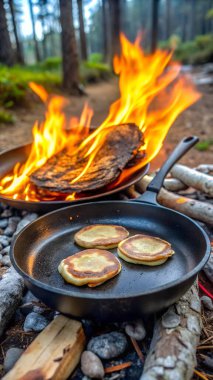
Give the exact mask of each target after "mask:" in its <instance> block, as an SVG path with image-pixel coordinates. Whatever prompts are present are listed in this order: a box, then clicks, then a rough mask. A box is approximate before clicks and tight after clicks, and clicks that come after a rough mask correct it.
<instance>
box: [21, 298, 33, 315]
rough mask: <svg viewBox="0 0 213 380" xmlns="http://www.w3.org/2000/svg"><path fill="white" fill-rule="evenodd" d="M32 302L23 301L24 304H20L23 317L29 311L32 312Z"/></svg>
mask: <svg viewBox="0 0 213 380" xmlns="http://www.w3.org/2000/svg"><path fill="white" fill-rule="evenodd" d="M33 306H34V305H33V304H32V303H31V302H28V303H24V304H22V305H21V306H20V308H19V309H20V312H21V314H22V315H24V316H25V317H26V316H27V315H28V314H30V313H32V311H33Z"/></svg>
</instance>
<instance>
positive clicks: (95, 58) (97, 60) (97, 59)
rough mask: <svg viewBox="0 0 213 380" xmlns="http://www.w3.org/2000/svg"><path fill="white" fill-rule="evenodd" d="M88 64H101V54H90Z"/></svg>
mask: <svg viewBox="0 0 213 380" xmlns="http://www.w3.org/2000/svg"><path fill="white" fill-rule="evenodd" d="M88 61H89V62H94V63H101V62H103V54H101V53H92V54H90V56H89V60H88Z"/></svg>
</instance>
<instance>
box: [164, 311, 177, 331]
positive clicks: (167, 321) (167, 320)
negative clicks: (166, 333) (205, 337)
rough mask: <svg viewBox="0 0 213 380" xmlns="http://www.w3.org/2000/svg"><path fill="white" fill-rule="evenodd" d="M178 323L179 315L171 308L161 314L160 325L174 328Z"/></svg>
mask: <svg viewBox="0 0 213 380" xmlns="http://www.w3.org/2000/svg"><path fill="white" fill-rule="evenodd" d="M179 324H180V316H179V315H178V314H176V313H175V312H174V310H173V309H172V308H169V309H168V311H167V312H166V313H165V314H164V315H163V316H162V325H163V327H164V328H165V329H174V328H175V327H177V326H179Z"/></svg>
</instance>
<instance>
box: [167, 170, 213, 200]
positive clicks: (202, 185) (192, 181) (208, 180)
mask: <svg viewBox="0 0 213 380" xmlns="http://www.w3.org/2000/svg"><path fill="white" fill-rule="evenodd" d="M171 174H172V175H173V176H174V177H175V178H178V179H179V180H180V181H182V182H183V183H185V184H186V185H188V186H191V187H194V188H195V189H197V190H200V191H202V192H203V193H205V194H208V195H210V196H211V197H213V179H212V177H211V176H209V175H207V174H204V173H200V172H198V171H197V170H195V169H191V168H188V167H187V166H184V165H179V164H177V165H175V166H174V167H173V168H172V170H171Z"/></svg>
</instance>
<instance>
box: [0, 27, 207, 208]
mask: <svg viewBox="0 0 213 380" xmlns="http://www.w3.org/2000/svg"><path fill="white" fill-rule="evenodd" d="M120 40H121V50H122V53H121V56H120V57H118V56H115V57H114V69H115V72H116V73H117V74H118V75H119V87H120V94H121V95H120V98H119V99H118V100H116V101H115V102H114V103H113V104H112V105H111V107H110V110H109V114H108V116H107V117H106V119H105V120H104V121H103V123H102V124H101V125H100V126H99V127H98V128H97V129H96V130H95V131H94V132H93V133H91V134H89V128H90V122H91V118H92V115H93V111H92V110H91V109H90V108H89V106H88V105H87V104H86V105H85V107H84V110H83V112H82V115H81V118H80V120H78V119H77V118H74V117H72V118H71V119H70V120H67V119H66V117H65V114H64V112H63V110H64V107H65V106H66V105H67V100H66V99H65V98H63V97H62V96H56V95H52V96H49V95H48V94H47V92H46V91H45V90H44V89H43V88H42V87H41V86H39V85H37V84H35V83H30V87H31V88H32V90H33V91H34V92H36V93H37V94H38V95H39V96H40V98H41V99H42V100H43V102H44V103H45V104H46V105H47V112H46V115H45V121H44V122H42V123H41V124H38V122H36V123H35V125H34V127H33V144H32V150H31V153H30V155H29V157H28V159H27V161H26V162H25V163H24V164H22V165H21V164H20V163H18V164H17V165H16V166H15V167H14V170H13V173H12V174H10V175H7V176H5V177H4V178H3V179H2V180H1V182H0V192H1V194H3V195H6V196H9V197H13V198H14V199H25V200H33V201H38V200H41V198H39V196H38V195H37V194H36V189H35V188H34V186H33V185H32V184H31V183H30V182H29V175H30V174H31V173H32V172H33V171H35V170H36V169H37V168H39V167H41V166H42V165H44V163H45V162H46V161H47V160H48V158H50V157H51V156H52V155H54V154H56V153H57V152H59V151H60V150H62V149H63V148H65V147H66V149H68V150H69V151H71V152H73V154H81V152H84V153H83V154H84V157H86V158H87V159H88V160H87V164H86V165H85V168H84V169H83V171H82V172H81V173H80V175H79V176H78V177H77V178H75V179H74V180H73V181H72V183H74V182H76V181H77V180H78V179H79V178H80V177H82V176H83V175H84V174H85V172H86V171H87V170H88V168H89V166H90V165H91V163H92V162H93V160H94V158H95V156H96V154H97V152H98V151H99V149H100V147H101V146H102V144H103V143H104V140H105V137H106V134H107V133H108V132H109V130H110V129H111V128H113V125H117V124H121V123H135V124H137V125H138V127H139V128H140V129H141V131H142V132H143V133H144V139H145V145H143V146H141V148H140V149H141V150H144V149H145V150H146V156H145V158H143V159H141V160H140V161H139V163H138V164H137V165H135V166H134V167H132V168H129V169H125V170H124V171H123V173H122V174H121V176H120V177H119V181H117V182H116V184H118V183H120V182H122V181H123V180H124V179H125V178H126V177H127V176H130V175H131V174H132V173H134V172H135V171H136V170H139V169H140V168H141V167H143V166H144V165H145V164H146V163H147V162H150V161H151V160H152V159H153V158H154V157H155V156H156V155H157V154H158V152H159V150H160V149H161V147H162V144H163V141H164V139H165V137H166V135H167V133H168V130H169V128H170V127H171V125H172V123H173V122H174V120H175V119H176V118H177V116H178V115H179V114H180V113H181V112H182V111H183V110H185V109H186V108H187V107H189V106H190V105H191V104H193V103H194V102H196V101H197V100H198V99H199V97H200V94H199V93H198V92H197V91H196V89H195V88H194V86H193V84H192V82H191V81H190V79H189V78H187V77H183V76H180V69H181V65H180V64H179V63H177V62H172V61H171V59H172V53H171V52H169V53H168V52H165V51H161V50H157V51H156V52H155V53H154V54H150V55H146V54H145V53H144V51H143V50H142V48H141V47H140V37H138V38H137V39H136V41H135V42H134V43H131V42H130V41H128V40H127V38H126V37H125V36H124V34H121V36H120ZM67 126H68V128H67V129H65V128H66V127H67ZM61 196H62V195H60V197H61ZM50 197H51V199H55V198H54V197H55V196H54V195H50ZM56 198H57V197H56ZM66 199H67V200H73V199H75V194H74V193H72V194H70V195H68V196H67V198H66ZM42 200H44V198H42Z"/></svg>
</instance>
